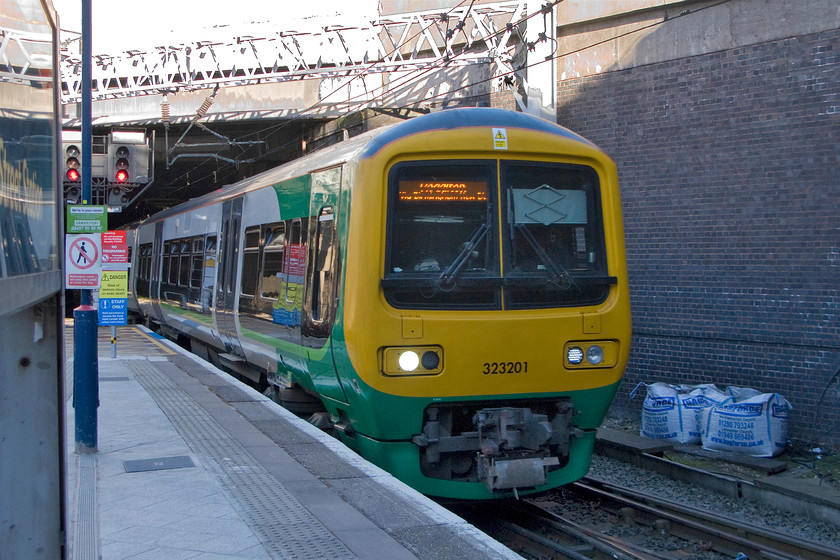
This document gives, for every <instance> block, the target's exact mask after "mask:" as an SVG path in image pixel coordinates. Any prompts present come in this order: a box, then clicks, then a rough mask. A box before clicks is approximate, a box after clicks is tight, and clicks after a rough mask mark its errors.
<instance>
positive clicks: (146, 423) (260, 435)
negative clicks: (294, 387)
mask: <svg viewBox="0 0 840 560" xmlns="http://www.w3.org/2000/svg"><path fill="white" fill-rule="evenodd" d="M66 330H69V331H72V326H70V327H68V328H67V329H66ZM121 331H122V332H121V333H120V336H119V340H120V344H121V345H122V347H121V348H120V349H119V351H118V357H117V358H110V357H109V356H110V354H109V353H108V352H107V350H105V349H106V348H107V347H108V341H109V339H110V336H109V331H108V329H106V328H102V329H100V351H99V390H100V406H99V409H98V416H99V422H98V425H99V430H98V445H97V450H98V451H97V453H93V454H86V455H77V454H76V453H75V451H74V447H73V442H72V434H73V426H72V423H73V409H72V406H71V403H72V395H71V394H70V391H67V401H66V417H67V422H68V426H67V428H66V429H65V434H70V436H67V448H66V449H67V452H66V463H67V472H68V474H67V477H68V479H67V482H66V485H65V487H66V492H67V500H66V504H67V505H66V510H67V518H68V524H67V529H68V538H67V541H68V546H69V554H68V555H67V557H68V558H71V559H74V560H75V559H81V558H100V557H101V558H109V559H118V558H128V557H133V556H135V555H141V556H145V557H149V558H151V557H155V558H176V557H177V558H181V557H193V556H196V555H198V556H201V555H202V554H212V555H213V557H214V558H230V559H243V558H249V559H270V558H313V559H321V558H330V559H333V560H338V559H343V558H371V559H374V558H376V559H381V558H389V559H408V558H452V557H458V558H460V559H464V560H468V559H473V558H474V559H476V560H479V559H486V558H499V559H501V558H519V556H518V555H516V554H515V553H513V552H512V551H510V550H508V549H507V548H505V547H504V546H502V545H501V544H499V543H498V542H496V541H494V540H492V539H490V538H489V537H487V536H486V535H484V533H481V532H480V531H478V530H477V529H475V528H474V527H472V526H471V525H469V524H468V523H466V522H465V521H464V520H462V519H461V518H459V517H457V516H456V515H454V514H452V513H450V512H449V511H447V510H445V509H444V508H442V507H441V506H439V505H438V504H436V503H435V502H433V501H431V500H429V499H427V498H426V497H424V496H422V495H420V494H418V493H417V492H415V491H414V490H412V489H410V488H408V487H407V486H405V485H404V484H402V483H401V482H399V481H397V480H396V479H395V478H393V477H392V476H391V475H390V474H388V473H386V472H384V471H382V470H381V469H378V468H377V467H375V466H373V465H370V464H369V463H367V462H366V461H364V460H363V459H361V458H360V457H359V456H358V455H356V454H355V453H353V452H352V451H350V450H349V449H347V448H346V447H344V446H343V445H342V444H341V443H339V442H338V441H337V440H335V439H333V438H332V437H330V436H328V435H326V434H324V433H323V432H321V431H320V430H318V429H317V428H315V427H314V426H311V425H310V424H309V423H307V422H305V421H303V420H301V419H299V418H297V417H296V416H294V415H293V414H291V413H290V412H288V411H286V410H285V409H283V408H282V407H280V406H279V405H277V404H275V403H274V402H273V401H271V400H269V399H268V398H267V397H265V396H263V395H261V394H260V393H259V392H257V391H255V390H253V389H251V388H250V387H247V386H245V385H242V384H240V383H239V382H238V381H235V380H234V379H233V378H231V377H230V376H228V375H227V374H224V373H222V372H221V371H219V370H217V369H215V368H214V367H213V366H212V365H210V364H208V363H206V362H203V361H202V360H201V359H199V358H196V357H194V356H192V355H190V354H188V353H186V352H185V351H183V350H182V349H180V348H179V347H177V346H176V345H175V344H172V343H170V342H168V341H166V340H164V339H161V338H159V337H157V335H155V334H154V333H152V332H151V331H148V330H146V329H144V328H143V327H139V326H134V325H132V326H127V327H121ZM70 336H72V332H69V333H68V339H69V337H70ZM106 356H108V357H106ZM72 358H73V357H72V343H68V351H67V363H66V364H65V371H66V372H70V373H69V377H71V378H72V371H73V370H72ZM67 384H69V386H70V387H71V388H72V379H70V381H69V382H67Z"/></svg>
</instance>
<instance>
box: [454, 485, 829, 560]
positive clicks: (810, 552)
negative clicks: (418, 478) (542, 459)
mask: <svg viewBox="0 0 840 560" xmlns="http://www.w3.org/2000/svg"><path fill="white" fill-rule="evenodd" d="M458 513H459V514H461V515H463V516H464V517H466V518H467V519H469V520H470V522H472V523H473V524H475V525H476V526H478V527H479V528H481V529H482V530H484V531H485V532H487V533H489V534H491V535H492V536H493V537H494V538H496V539H497V540H500V541H501V542H504V543H505V544H507V546H509V547H510V548H511V549H512V550H514V551H516V552H518V553H519V554H521V555H522V556H524V557H525V558H537V559H541V560H542V559H553V558H558V559H559V558H569V559H572V560H601V559H602V558H603V559H605V558H612V559H615V560H654V559H655V560H686V559H691V560H733V559H736V558H739V559H749V560H757V559H761V560H828V559H832V560H837V559H838V558H840V550H838V549H836V548H831V547H827V546H824V545H821V544H819V543H814V542H810V541H805V540H802V539H800V538H797V537H793V536H790V535H786V534H782V533H777V532H774V531H772V530H768V529H767V528H765V527H759V526H755V525H751V524H748V523H745V522H743V521H742V520H738V519H728V518H725V517H722V516H721V515H719V514H717V513H715V512H710V511H704V510H700V509H696V508H690V507H685V506H683V505H680V504H677V503H674V502H670V501H667V500H662V499H660V498H656V497H653V496H649V495H646V494H642V493H640V492H638V491H635V490H632V489H628V488H622V487H620V486H616V485H612V484H608V483H605V482H601V481H598V480H596V479H592V478H587V479H584V480H583V481H580V482H578V483H575V484H572V485H570V486H568V487H566V488H565V489H564V490H563V491H561V492H557V493H552V494H548V495H546V496H542V497H541V498H538V499H531V500H523V501H520V502H506V503H504V504H497V505H496V506H495V507H494V508H488V507H486V505H482V506H481V508H480V510H479V509H475V510H467V511H459V512H458Z"/></svg>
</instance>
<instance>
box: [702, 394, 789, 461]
mask: <svg viewBox="0 0 840 560" xmlns="http://www.w3.org/2000/svg"><path fill="white" fill-rule="evenodd" d="M792 408H793V407H791V405H790V403H789V402H788V401H787V400H786V399H785V398H784V397H783V396H781V395H779V394H777V393H764V394H760V395H757V396H754V397H750V398H747V399H743V400H739V401H737V402H733V401H729V402H724V403H721V404H718V405H716V406H713V407H711V408H708V409H706V410H705V411H703V419H702V426H703V430H702V434H701V440H702V443H703V449H710V450H717V451H736V452H739V453H744V454H746V455H752V456H754V457H774V456H776V455H778V454H779V453H781V452H782V451H784V450H785V446H786V445H787V420H788V411H789V410H791V409H792Z"/></svg>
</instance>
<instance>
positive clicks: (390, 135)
mask: <svg viewBox="0 0 840 560" xmlns="http://www.w3.org/2000/svg"><path fill="white" fill-rule="evenodd" d="M472 127H493V128H520V129H527V130H535V131H538V132H545V133H548V134H554V135H557V136H562V137H564V138H568V139H571V140H574V141H576V142H580V143H583V144H586V145H588V146H591V147H593V148H596V149H597V146H595V145H594V144H592V143H591V142H589V141H588V140H586V139H585V138H583V137H582V136H580V135H578V134H576V133H574V132H572V131H570V130H569V129H567V128H564V127H562V126H560V125H557V124H554V123H551V122H548V121H546V120H543V119H540V118H537V117H534V116H532V115H528V114H525V113H518V112H514V111H508V110H505V109H495V108H490V107H468V108H458V109H447V110H443V111H437V112H434V113H429V114H426V115H422V116H419V117H414V118H412V119H409V120H407V121H405V122H401V123H396V124H392V125H387V126H383V127H380V128H376V129H374V130H370V131H368V132H365V133H363V134H360V135H358V136H355V137H353V138H350V139H348V140H345V141H344V142H340V143H338V144H335V145H332V146H328V147H326V148H323V149H321V150H318V151H317V152H313V153H311V154H307V155H305V156H303V157H300V158H298V159H295V160H292V161H290V162H287V163H284V164H281V165H279V166H278V167H275V168H273V169H269V170H267V171H263V172H262V173H258V174H256V175H254V176H252V177H248V178H246V179H242V180H240V181H238V182H236V183H232V184H230V185H225V186H223V187H221V188H220V189H217V190H215V191H213V192H210V193H207V194H205V195H202V196H200V197H197V198H193V199H191V200H189V201H187V202H184V203H182V204H179V205H178V206H174V207H172V208H168V209H166V210H163V211H161V212H158V213H157V214H155V215H153V216H151V217H149V218H147V220H146V221H149V220H152V221H154V220H158V219H162V218H166V217H168V216H172V215H176V214H180V213H182V212H186V211H189V210H190V209H192V208H198V207H201V206H204V205H206V204H209V203H211V202H218V201H220V200H225V199H228V198H235V197H237V196H239V195H241V194H243V193H245V192H248V191H249V190H252V189H255V188H259V187H263V186H267V185H271V184H274V183H278V182H280V181H283V180H286V179H289V178H292V177H297V176H301V175H305V174H307V173H309V172H311V171H314V170H317V169H323V168H326V167H331V166H333V165H339V164H342V163H344V162H346V161H349V160H351V159H353V158H356V157H361V158H368V157H373V156H374V155H376V153H377V152H379V150H381V149H382V148H384V147H385V146H387V145H388V144H390V143H392V142H394V141H396V140H398V139H400V138H404V137H406V136H411V135H413V134H420V133H423V132H431V131H435V130H452V129H455V128H472Z"/></svg>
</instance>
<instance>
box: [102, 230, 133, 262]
mask: <svg viewBox="0 0 840 560" xmlns="http://www.w3.org/2000/svg"><path fill="white" fill-rule="evenodd" d="M102 270H128V244H126V241H125V232H124V231H106V232H105V233H103V234H102Z"/></svg>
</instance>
